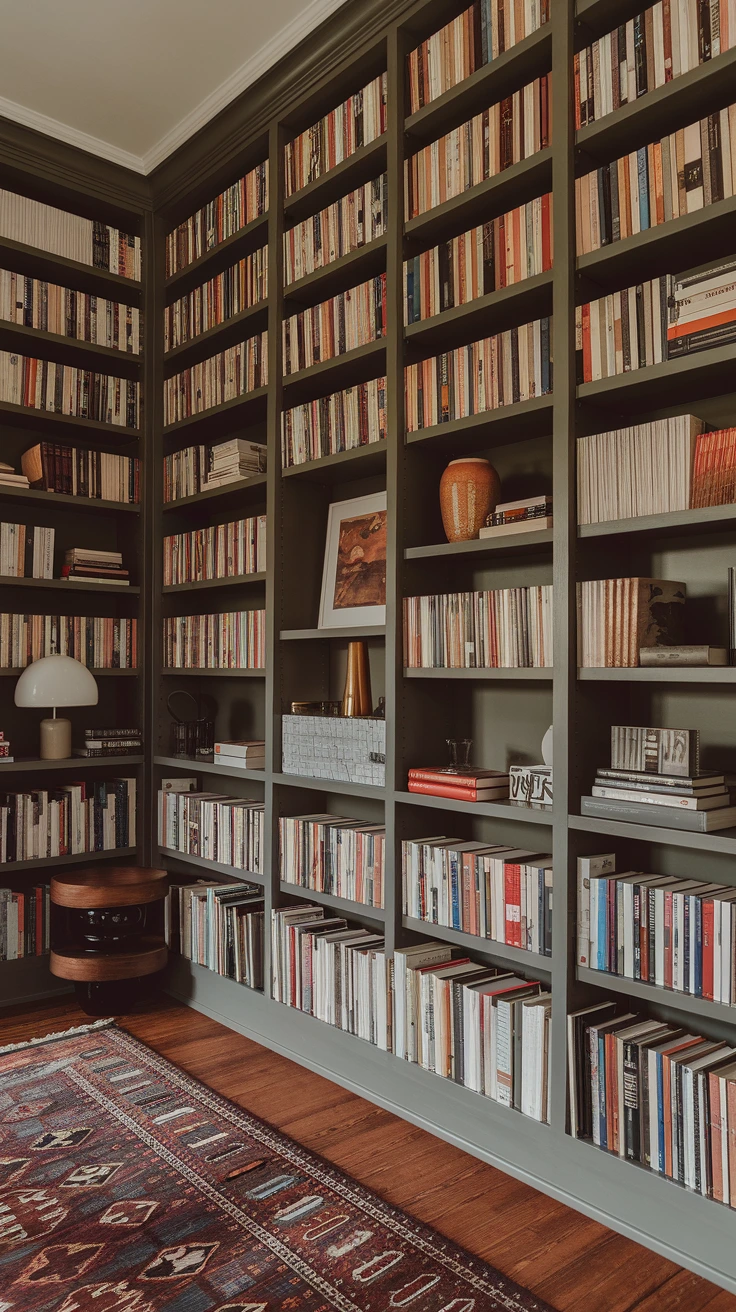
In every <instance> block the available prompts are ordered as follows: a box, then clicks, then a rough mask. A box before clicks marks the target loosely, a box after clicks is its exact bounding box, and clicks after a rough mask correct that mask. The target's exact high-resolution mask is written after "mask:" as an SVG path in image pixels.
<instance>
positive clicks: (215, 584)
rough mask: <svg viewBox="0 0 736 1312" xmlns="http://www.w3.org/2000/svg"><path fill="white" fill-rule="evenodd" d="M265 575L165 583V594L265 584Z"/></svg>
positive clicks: (256, 574) (236, 575) (239, 575)
mask: <svg viewBox="0 0 736 1312" xmlns="http://www.w3.org/2000/svg"><path fill="white" fill-rule="evenodd" d="M266 577H267V576H266V574H265V573H253V574H233V575H230V576H229V577H228V578H225V579H201V580H198V582H196V583H165V584H164V585H163V587H162V589H161V591H162V592H163V593H164V594H169V593H172V592H209V591H210V590H211V589H217V588H241V587H243V586H244V585H246V584H250V583H265V581H266Z"/></svg>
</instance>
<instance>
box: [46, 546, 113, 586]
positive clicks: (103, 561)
mask: <svg viewBox="0 0 736 1312" xmlns="http://www.w3.org/2000/svg"><path fill="white" fill-rule="evenodd" d="M64 560H65V562H66V563H65V564H64V565H62V567H61V577H62V579H64V580H65V581H66V582H67V583H112V584H114V585H115V586H116V587H123V588H128V587H130V572H129V571H128V570H127V569H124V568H123V553H122V551H101V550H98V548H97V547H70V549H69V550H68V551H67V552H66V554H65V556H64Z"/></svg>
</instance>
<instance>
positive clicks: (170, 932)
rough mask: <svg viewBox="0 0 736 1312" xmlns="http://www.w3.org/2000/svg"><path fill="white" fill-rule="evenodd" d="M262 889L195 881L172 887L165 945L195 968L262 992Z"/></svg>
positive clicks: (245, 884)
mask: <svg viewBox="0 0 736 1312" xmlns="http://www.w3.org/2000/svg"><path fill="white" fill-rule="evenodd" d="M263 916H264V903H263V889H262V888H261V887H260V885H258V884H248V883H242V882H240V881H239V882H237V883H235V882H231V883H228V884H223V883H214V882H210V881H208V880H204V879H202V880H197V881H196V882H195V883H192V884H173V885H172V887H171V888H170V890H169V893H168V895H167V899H166V905H165V907H164V933H165V938H166V942H167V944H168V946H169V947H170V948H171V949H172V950H173V951H179V952H180V953H181V955H182V956H183V957H187V958H188V960H189V961H193V962H194V963H195V964H196V965H198V966H205V967H206V968H207V970H213V971H215V972H216V974H218V975H224V976H225V977H226V978H227V979H234V980H236V981H237V982H238V984H247V985H248V986H249V988H253V989H260V988H263Z"/></svg>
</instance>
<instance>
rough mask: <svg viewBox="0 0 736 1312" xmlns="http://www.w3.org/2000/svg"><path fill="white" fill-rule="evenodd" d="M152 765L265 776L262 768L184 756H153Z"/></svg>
mask: <svg viewBox="0 0 736 1312" xmlns="http://www.w3.org/2000/svg"><path fill="white" fill-rule="evenodd" d="M153 764H154V765H160V766H163V767H164V768H165V769H167V770H189V771H193V772H195V773H196V772H197V771H201V773H202V774H221V775H226V776H228V775H229V776H230V777H231V778H234V779H235V778H237V779H240V778H243V779H253V780H261V781H263V780H264V779H265V777H266V775H265V771H263V770H240V769H238V767H237V765H236V764H232V765H228V764H227V763H226V762H225V760H219V759H218V760H213V761H196V760H189V759H188V758H187V757H184V756H154V758H153Z"/></svg>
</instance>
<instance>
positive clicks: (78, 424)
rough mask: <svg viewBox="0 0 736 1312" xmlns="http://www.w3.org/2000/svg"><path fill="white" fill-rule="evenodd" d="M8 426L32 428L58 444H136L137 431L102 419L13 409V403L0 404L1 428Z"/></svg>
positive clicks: (19, 406) (51, 411) (138, 433)
mask: <svg viewBox="0 0 736 1312" xmlns="http://www.w3.org/2000/svg"><path fill="white" fill-rule="evenodd" d="M2 423H6V424H11V425H12V426H13V427H15V428H32V429H33V430H34V431H35V432H37V433H49V434H51V433H53V434H54V436H55V437H56V440H57V442H60V441H69V440H71V439H73V438H76V439H77V441H78V442H79V444H80V445H82V444H87V445H89V444H90V442H91V443H92V445H95V446H97V445H99V443H100V439H101V438H104V442H105V444H110V445H118V444H120V443H124V442H137V441H138V439H139V437H140V430H139V429H137V428H128V427H127V426H125V425H124V424H106V423H104V422H103V421H102V420H101V419H79V418H77V416H76V415H61V414H57V412H56V411H55V410H35V409H34V408H33V407H32V406H27V405H15V404H14V403H13V402H12V401H0V424H2Z"/></svg>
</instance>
